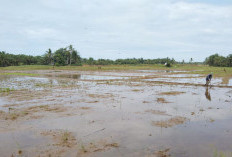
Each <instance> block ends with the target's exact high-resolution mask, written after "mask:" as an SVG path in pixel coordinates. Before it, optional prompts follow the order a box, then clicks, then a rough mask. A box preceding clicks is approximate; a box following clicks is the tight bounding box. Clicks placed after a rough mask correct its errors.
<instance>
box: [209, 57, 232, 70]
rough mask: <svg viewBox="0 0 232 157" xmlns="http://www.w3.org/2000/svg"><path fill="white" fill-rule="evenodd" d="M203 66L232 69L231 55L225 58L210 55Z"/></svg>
mask: <svg viewBox="0 0 232 157" xmlns="http://www.w3.org/2000/svg"><path fill="white" fill-rule="evenodd" d="M205 64H207V65H210V66H217V67H232V54H230V55H228V56H227V57H224V56H220V55H218V54H214V55H211V56H209V57H207V58H206V59H205Z"/></svg>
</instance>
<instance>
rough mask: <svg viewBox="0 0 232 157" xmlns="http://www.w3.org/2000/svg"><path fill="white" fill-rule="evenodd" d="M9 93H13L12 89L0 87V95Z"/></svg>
mask: <svg viewBox="0 0 232 157" xmlns="http://www.w3.org/2000/svg"><path fill="white" fill-rule="evenodd" d="M10 91H14V89H10V88H1V87H0V93H9V92H10Z"/></svg>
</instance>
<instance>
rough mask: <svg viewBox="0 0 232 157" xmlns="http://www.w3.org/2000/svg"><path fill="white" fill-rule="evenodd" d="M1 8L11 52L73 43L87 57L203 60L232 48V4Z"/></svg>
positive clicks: (106, 0) (124, 1)
mask: <svg viewBox="0 0 232 157" xmlns="http://www.w3.org/2000/svg"><path fill="white" fill-rule="evenodd" d="M8 8H11V9H8ZM0 13H1V14H0V35H1V37H0V45H1V49H2V50H6V51H8V52H15V50H20V52H28V51H30V52H31V50H34V51H35V52H36V54H37V55H41V54H42V53H43V52H45V51H46V50H47V49H48V48H52V49H57V48H60V47H63V46H66V45H68V44H73V45H74V46H75V47H76V48H77V49H78V50H79V51H80V53H81V55H82V56H83V57H97V58H112V59H116V58H126V57H143V58H157V57H167V56H169V57H174V58H176V59H179V60H182V59H185V60H189V58H190V57H192V58H194V60H200V61H202V60H204V59H205V57H207V56H209V55H211V54H212V53H216V52H218V53H222V55H227V54H228V53H232V48H231V45H230V43H232V38H231V36H232V5H231V4H230V5H228V4H227V5H218V4H215V3H210V2H208V3H200V2H198V3H193V2H187V1H181V0H172V1H171V0H170V1H168V0H101V1H98V0H91V1H85V0H67V1H61V0H49V1H47V0H39V1H29V2H28V1H25V0H22V1H20V2H18V1H16V0H13V1H11V2H7V1H6V2H4V4H3V5H1V6H0ZM18 39H21V41H20V42H19V40H18ZM22 40H23V41H22ZM22 43H23V44H22ZM27 43H28V44H27ZM119 54H120V55H119Z"/></svg>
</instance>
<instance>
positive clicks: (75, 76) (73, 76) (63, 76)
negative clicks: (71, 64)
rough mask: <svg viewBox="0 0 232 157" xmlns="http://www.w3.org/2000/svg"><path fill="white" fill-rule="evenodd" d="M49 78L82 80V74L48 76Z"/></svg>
mask: <svg viewBox="0 0 232 157" xmlns="http://www.w3.org/2000/svg"><path fill="white" fill-rule="evenodd" d="M47 76H48V77H61V78H72V79H80V78H81V75H80V74H63V75H50V74H49V75H47Z"/></svg>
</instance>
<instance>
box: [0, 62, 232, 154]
mask: <svg viewBox="0 0 232 157" xmlns="http://www.w3.org/2000/svg"><path fill="white" fill-rule="evenodd" d="M99 67H100V66H83V67H76V66H75V67H74V66H65V67H54V69H53V67H52V66H19V67H6V68H0V85H1V86H0V140H1V141H4V142H1V143H0V152H1V155H2V156H9V157H10V156H28V157H30V156H40V157H43V156H44V157H47V156H51V157H53V156H67V157H69V156H74V157H76V156H94V157H96V156H99V157H102V156H131V157H132V156H133V157H134V156H135V157H136V156H138V157H139V156H149V157H150V156H152V157H153V156H154V157H169V156H171V157H173V156H174V157H186V156H187V157H195V156H204V157H212V156H215V157H217V156H218V157H219V156H225V157H232V125H231V120H232V68H218V67H217V68H216V67H208V66H197V65H184V66H183V65H176V66H173V67H171V68H166V67H164V66H163V65H154V66H153V65H138V66H124V65H120V66H118V65H117V66H101V67H100V68H99ZM210 72H213V79H212V82H211V86H209V87H205V86H204V84H205V76H206V74H208V73H210Z"/></svg>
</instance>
